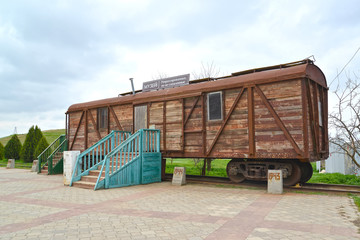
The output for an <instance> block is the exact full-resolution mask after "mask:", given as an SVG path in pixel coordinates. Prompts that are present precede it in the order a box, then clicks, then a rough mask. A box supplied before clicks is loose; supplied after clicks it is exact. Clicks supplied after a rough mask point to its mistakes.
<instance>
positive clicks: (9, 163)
mask: <svg viewBox="0 0 360 240" xmlns="http://www.w3.org/2000/svg"><path fill="white" fill-rule="evenodd" d="M6 168H15V159H9V160H8V164H7V165H6Z"/></svg>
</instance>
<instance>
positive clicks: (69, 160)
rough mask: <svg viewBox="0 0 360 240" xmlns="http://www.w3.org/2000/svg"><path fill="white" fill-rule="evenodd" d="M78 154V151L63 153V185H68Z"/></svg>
mask: <svg viewBox="0 0 360 240" xmlns="http://www.w3.org/2000/svg"><path fill="white" fill-rule="evenodd" d="M79 154H80V151H64V185H70V182H71V177H72V174H73V171H74V169H75V163H76V159H77V157H78V156H79Z"/></svg>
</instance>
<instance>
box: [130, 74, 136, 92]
mask: <svg viewBox="0 0 360 240" xmlns="http://www.w3.org/2000/svg"><path fill="white" fill-rule="evenodd" d="M129 80H130V82H131V88H132V92H133V95H135V90H134V82H133V78H130V79H129Z"/></svg>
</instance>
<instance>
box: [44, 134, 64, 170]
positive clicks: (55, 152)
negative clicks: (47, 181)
mask: <svg viewBox="0 0 360 240" xmlns="http://www.w3.org/2000/svg"><path fill="white" fill-rule="evenodd" d="M66 149H67V140H66V137H65V134H62V135H60V136H59V137H58V138H57V139H56V140H55V141H54V142H52V143H51V144H50V145H49V146H48V147H47V148H46V149H45V150H44V151H43V152H42V153H41V154H40V155H39V156H38V162H39V168H38V173H39V174H43V175H49V174H61V173H63V152H64V151H65V150H66Z"/></svg>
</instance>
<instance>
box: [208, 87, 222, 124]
mask: <svg viewBox="0 0 360 240" xmlns="http://www.w3.org/2000/svg"><path fill="white" fill-rule="evenodd" d="M207 109H208V119H209V120H222V118H223V116H222V115H223V113H222V112H223V111H222V92H213V93H208V95H207Z"/></svg>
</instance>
